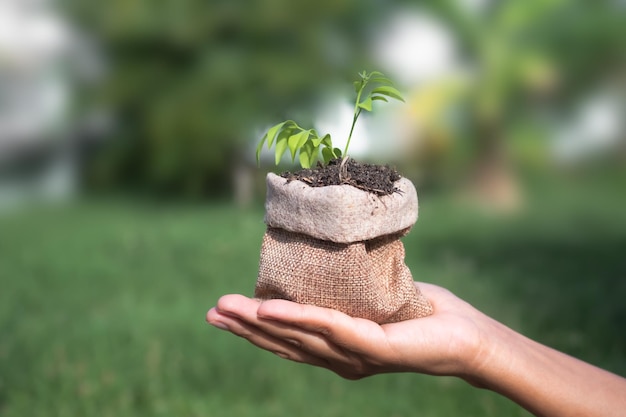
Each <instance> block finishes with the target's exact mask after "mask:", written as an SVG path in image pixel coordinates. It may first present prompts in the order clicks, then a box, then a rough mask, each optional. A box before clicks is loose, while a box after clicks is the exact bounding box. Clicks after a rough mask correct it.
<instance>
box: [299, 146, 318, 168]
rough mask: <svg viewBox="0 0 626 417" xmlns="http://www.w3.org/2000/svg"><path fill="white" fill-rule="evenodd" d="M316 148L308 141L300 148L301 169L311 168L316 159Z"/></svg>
mask: <svg viewBox="0 0 626 417" xmlns="http://www.w3.org/2000/svg"><path fill="white" fill-rule="evenodd" d="M317 153H318V148H317V147H316V146H313V143H312V142H311V141H308V142H306V143H305V144H304V146H302V148H300V155H299V158H300V165H301V166H302V168H311V167H312V166H313V164H314V163H315V160H316V159H317Z"/></svg>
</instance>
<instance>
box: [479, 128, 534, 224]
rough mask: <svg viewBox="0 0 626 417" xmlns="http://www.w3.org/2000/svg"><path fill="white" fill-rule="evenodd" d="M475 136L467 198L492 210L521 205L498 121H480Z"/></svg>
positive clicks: (517, 185) (502, 209)
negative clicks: (475, 155) (475, 148)
mask: <svg viewBox="0 0 626 417" xmlns="http://www.w3.org/2000/svg"><path fill="white" fill-rule="evenodd" d="M478 132H479V137H478V139H477V158H476V162H475V166H474V168H473V170H472V172H471V175H470V182H469V187H468V188H469V189H468V193H469V195H468V198H469V199H470V201H471V202H473V203H476V204H478V205H479V206H480V207H483V208H485V209H488V210H490V211H495V212H500V213H504V212H511V211H515V210H518V209H519V208H521V205H522V202H523V201H522V190H521V184H520V182H519V178H518V177H517V174H516V173H515V170H514V167H513V165H512V163H511V161H510V159H509V155H508V152H507V147H506V143H505V140H504V132H503V131H502V128H501V125H500V124H499V123H483V124H482V125H481V126H480V127H479V129H478Z"/></svg>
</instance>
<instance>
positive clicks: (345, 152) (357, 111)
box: [343, 79, 367, 157]
mask: <svg viewBox="0 0 626 417" xmlns="http://www.w3.org/2000/svg"><path fill="white" fill-rule="evenodd" d="M366 84H367V79H364V80H363V83H362V84H361V88H359V92H358V93H357V94H356V102H355V103H354V117H353V118H352V126H350V134H348V141H347V142H346V147H345V149H344V150H343V156H344V157H345V156H346V155H348V147H349V146H350V140H351V139H352V132H354V125H356V121H357V119H358V118H359V116H360V115H361V108H360V107H359V102H360V101H361V93H362V92H363V89H364V88H365V85H366Z"/></svg>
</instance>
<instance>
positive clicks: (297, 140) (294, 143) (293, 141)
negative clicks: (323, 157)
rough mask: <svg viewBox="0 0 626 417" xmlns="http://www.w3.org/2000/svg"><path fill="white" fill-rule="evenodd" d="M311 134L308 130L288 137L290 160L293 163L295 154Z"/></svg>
mask: <svg viewBox="0 0 626 417" xmlns="http://www.w3.org/2000/svg"><path fill="white" fill-rule="evenodd" d="M310 134H311V132H310V131H309V130H303V131H302V132H300V133H296V134H295V135H292V136H290V137H289V142H288V145H289V150H290V151H291V160H292V161H294V160H295V159H296V152H297V151H298V149H300V148H301V147H302V146H303V145H304V144H305V143H306V141H307V139H308V138H309V135H310Z"/></svg>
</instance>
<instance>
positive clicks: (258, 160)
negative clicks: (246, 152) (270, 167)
mask: <svg viewBox="0 0 626 417" xmlns="http://www.w3.org/2000/svg"><path fill="white" fill-rule="evenodd" d="M266 139H267V133H266V134H265V135H263V138H261V141H260V142H259V144H258V145H257V146H256V164H257V165H260V164H261V150H262V149H263V144H264V143H265V140H266Z"/></svg>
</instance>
